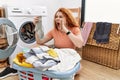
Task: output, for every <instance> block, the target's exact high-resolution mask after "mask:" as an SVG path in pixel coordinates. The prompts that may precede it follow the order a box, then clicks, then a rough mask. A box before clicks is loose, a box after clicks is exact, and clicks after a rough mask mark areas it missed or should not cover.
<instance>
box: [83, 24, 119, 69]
mask: <svg viewBox="0 0 120 80" xmlns="http://www.w3.org/2000/svg"><path fill="white" fill-rule="evenodd" d="M118 27H119V25H118V24H112V27H111V33H110V40H109V43H108V44H97V43H96V41H95V40H94V39H93V35H94V32H95V28H96V23H93V27H92V30H91V32H90V35H89V38H88V41H87V44H86V46H84V47H83V49H82V58H83V59H85V60H89V61H92V62H95V63H99V64H101V65H104V66H107V67H110V68H113V69H120V32H119V34H117V29H118Z"/></svg>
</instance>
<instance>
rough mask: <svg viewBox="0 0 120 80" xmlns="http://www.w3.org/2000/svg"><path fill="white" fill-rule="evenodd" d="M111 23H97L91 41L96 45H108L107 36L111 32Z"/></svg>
mask: <svg viewBox="0 0 120 80" xmlns="http://www.w3.org/2000/svg"><path fill="white" fill-rule="evenodd" d="M111 25H112V23H108V22H97V23H96V30H95V32H94V35H93V39H95V40H96V43H108V42H109V35H110V32H111Z"/></svg>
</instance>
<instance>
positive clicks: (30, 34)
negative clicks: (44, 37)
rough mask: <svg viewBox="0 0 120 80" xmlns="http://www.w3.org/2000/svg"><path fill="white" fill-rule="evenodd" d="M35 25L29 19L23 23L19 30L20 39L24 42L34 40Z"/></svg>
mask: <svg viewBox="0 0 120 80" xmlns="http://www.w3.org/2000/svg"><path fill="white" fill-rule="evenodd" d="M34 29H35V25H34V24H33V22H31V21H27V22H25V23H23V24H22V25H21V27H20V30H19V36H20V38H21V40H22V41H23V42H25V43H28V44H30V43H33V42H35V30H34Z"/></svg>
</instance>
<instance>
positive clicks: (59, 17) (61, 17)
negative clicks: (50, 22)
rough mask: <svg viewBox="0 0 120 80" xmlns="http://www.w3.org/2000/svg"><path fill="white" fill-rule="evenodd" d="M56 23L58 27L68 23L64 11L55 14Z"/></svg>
mask: <svg viewBox="0 0 120 80" xmlns="http://www.w3.org/2000/svg"><path fill="white" fill-rule="evenodd" d="M55 24H56V25H57V27H58V29H60V28H61V26H62V25H63V24H64V25H65V24H66V18H65V17H64V15H63V14H62V12H57V13H56V16H55Z"/></svg>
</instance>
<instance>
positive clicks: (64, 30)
mask: <svg viewBox="0 0 120 80" xmlns="http://www.w3.org/2000/svg"><path fill="white" fill-rule="evenodd" d="M61 28H62V31H63V32H65V33H67V32H68V31H69V30H68V29H67V27H66V26H65V23H64V21H62V20H61Z"/></svg>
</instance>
